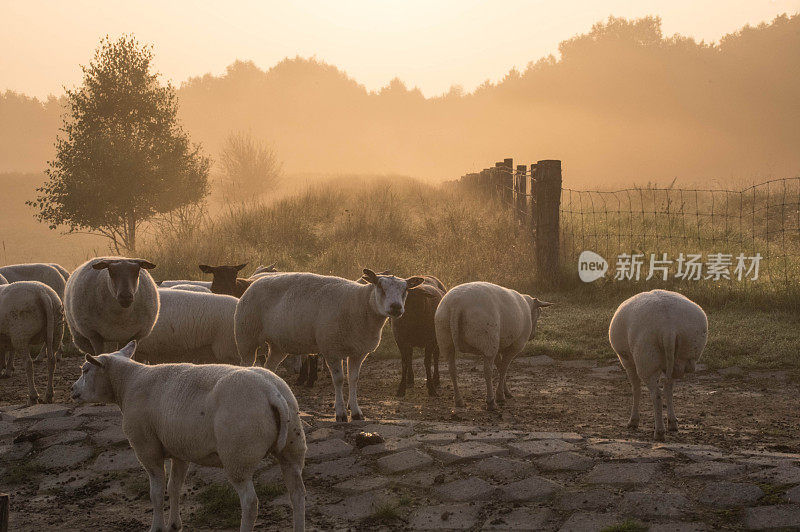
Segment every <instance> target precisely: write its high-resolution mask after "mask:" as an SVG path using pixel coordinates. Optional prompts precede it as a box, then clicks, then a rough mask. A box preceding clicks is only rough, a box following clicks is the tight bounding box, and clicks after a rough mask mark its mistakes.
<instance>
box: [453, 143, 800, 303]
mask: <svg viewBox="0 0 800 532" xmlns="http://www.w3.org/2000/svg"><path fill="white" fill-rule="evenodd" d="M561 179H562V178H561V162H560V161H554V160H544V161H538V162H537V163H534V164H530V165H518V166H516V168H515V167H514V166H513V160H512V159H504V160H503V161H502V162H498V163H496V164H495V166H494V167H490V168H486V169H484V170H481V171H480V172H473V173H469V174H466V175H464V176H463V177H461V178H460V179H459V180H457V182H458V183H459V184H460V185H461V186H464V187H466V188H469V189H471V190H474V191H476V192H477V193H481V194H483V195H485V196H488V197H490V198H492V199H493V200H494V201H496V202H497V203H498V204H499V205H503V206H504V207H505V208H507V209H509V210H510V211H511V212H513V213H514V216H515V218H516V219H517V221H518V223H520V224H523V225H525V226H526V227H529V230H530V233H531V238H533V240H534V244H535V245H534V249H535V254H536V270H537V272H538V273H539V274H545V275H552V274H556V275H572V276H577V275H578V268H579V258H580V255H581V253H582V252H584V251H592V252H594V253H597V254H598V255H600V256H601V257H603V258H604V259H605V260H606V261H607V262H608V267H609V270H610V273H609V274H608V275H606V277H608V278H612V279H613V278H616V279H617V280H622V279H629V280H630V279H634V277H633V274H634V270H633V269H632V268H634V267H635V268H637V269H636V271H635V274H636V277H635V280H638V279H639V274H640V272H639V269H638V268H643V270H644V271H643V272H641V273H642V279H643V280H644V279H645V277H646V278H647V279H648V280H649V279H650V278H651V277H653V275H654V274H653V268H654V267H656V269H657V273H658V274H660V275H661V276H662V280H666V277H667V275H669V274H672V275H673V278H675V279H684V280H685V279H691V280H706V281H711V282H715V283H718V284H722V283H726V282H727V283H734V282H740V281H748V282H759V283H768V284H769V285H770V286H771V287H772V288H779V289H780V288H786V289H788V288H790V287H794V288H797V287H798V286H800V177H792V178H785V179H774V180H771V181H766V182H764V183H760V184H757V185H753V186H750V187H747V188H744V189H741V190H728V189H684V188H674V187H653V186H647V187H634V188H628V189H622V190H614V191H606V190H575V189H570V188H562V187H561ZM688 266H692V269H691V271H689V268H688ZM648 270H649V271H648ZM689 273H691V276H688V274H689Z"/></svg>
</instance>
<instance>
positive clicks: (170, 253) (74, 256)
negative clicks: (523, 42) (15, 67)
mask: <svg viewBox="0 0 800 532" xmlns="http://www.w3.org/2000/svg"><path fill="white" fill-rule="evenodd" d="M3 177H5V178H6V182H7V183H8V189H7V190H8V195H7V196H6V201H4V202H3V205H2V207H3V208H2V209H0V242H1V243H2V244H0V263H4V264H7V263H13V262H25V261H47V262H50V261H58V262H61V263H63V264H64V265H65V266H67V267H68V268H72V267H74V266H75V265H77V264H78V263H80V262H81V261H83V260H85V258H87V257H91V256H96V255H103V254H106V253H108V248H107V244H106V243H105V241H104V240H103V239H100V238H98V237H93V236H88V235H70V236H63V235H61V234H60V233H58V232H57V231H52V230H50V229H48V228H47V227H46V226H44V225H43V224H39V223H38V222H36V221H35V220H34V218H33V213H32V211H31V209H29V208H28V207H27V206H25V205H24V201H25V199H28V197H29V196H31V195H32V193H33V189H34V187H35V186H36V184H37V183H38V182H39V180H40V179H41V178H40V177H37V176H34V175H21V174H16V175H13V176H12V175H8V174H7V175H5V176H3ZM212 199H213V198H212ZM209 211H210V212H211V213H212V214H211V215H210V216H208V215H207V216H205V217H204V218H202V219H198V220H196V223H195V224H190V225H187V226H183V227H180V228H177V229H176V230H163V229H162V230H161V231H157V230H152V229H151V230H150V231H149V233H148V234H149V236H148V237H147V238H146V239H145V243H144V244H143V245H142V248H141V249H139V250H138V251H137V253H136V254H137V255H139V256H142V257H146V258H148V259H149V260H152V261H153V262H155V263H156V264H157V265H158V268H157V269H156V270H154V271H153V273H154V275H155V277H156V278H157V279H175V278H196V279H201V278H206V277H204V276H203V274H202V273H201V272H200V270H199V269H198V268H197V266H198V264H201V263H210V264H236V263H240V262H249V263H250V264H249V266H248V267H247V268H246V269H245V270H244V271H245V272H249V271H252V270H253V269H254V268H255V267H256V266H257V265H258V264H269V263H272V262H276V263H277V266H278V268H279V269H280V270H284V271H291V270H301V271H313V272H318V273H326V274H334V275H341V276H344V277H348V278H351V279H355V278H357V277H359V275H360V273H361V269H362V268H364V267H370V268H373V269H375V270H383V269H390V270H391V271H393V272H394V273H396V274H397V275H405V276H408V275H413V274H416V273H430V274H433V275H436V276H438V277H439V278H440V279H441V280H442V281H443V282H444V283H445V284H446V285H447V286H455V285H457V284H459V283H463V282H468V281H475V280H487V281H491V282H495V283H498V284H501V285H504V286H509V287H512V288H515V289H518V290H520V291H525V292H528V293H532V294H534V295H536V296H538V297H540V298H543V299H547V300H549V301H553V302H555V303H556V305H555V306H553V307H551V308H548V309H546V310H545V311H544V312H543V316H542V320H541V323H540V327H539V336H538V338H537V339H536V340H535V341H534V342H531V343H530V344H529V345H528V348H527V351H528V352H529V353H532V354H547V355H549V356H552V357H554V358H562V359H563V358H594V359H599V360H613V359H614V353H613V352H612V351H611V348H610V347H609V345H608V339H607V329H608V323H609V321H610V319H611V316H612V314H613V312H614V310H615V309H616V307H617V305H619V303H620V302H622V301H623V300H624V299H626V298H627V297H629V296H631V295H633V294H634V293H636V292H638V291H641V290H649V289H651V288H654V287H656V286H662V287H665V288H670V289H674V290H677V291H681V292H683V293H686V295H688V296H689V297H691V298H692V299H694V300H696V301H697V302H698V303H700V304H701V305H703V307H704V308H705V309H706V311H707V312H708V314H709V320H710V337H709V343H708V347H707V349H706V352H705V354H704V360H703V361H704V362H705V363H706V364H708V365H709V366H710V367H712V368H719V367H725V366H730V365H738V366H741V367H743V368H788V369H792V370H793V371H800V357H798V356H797V353H798V350H799V349H800V334H798V332H797V331H799V330H800V297H799V296H798V295H797V294H796V293H793V292H789V291H781V290H777V291H776V290H775V289H774V287H772V286H771V285H759V284H757V283H751V284H750V286H749V287H748V288H747V289H742V287H736V289H735V290H731V289H730V288H731V285H730V284H719V283H718V284H714V283H711V282H696V283H683V284H680V283H670V284H664V283H661V284H654V283H644V282H640V283H625V282H607V283H604V284H602V283H600V284H597V283H595V284H591V285H584V284H582V283H566V284H565V283H560V284H558V285H557V284H556V283H555V282H551V281H550V280H548V279H537V277H536V273H535V271H534V256H533V247H532V245H531V238H530V233H529V231H528V229H527V228H526V227H523V226H520V225H519V224H518V223H517V222H516V220H514V219H513V218H512V215H511V213H509V212H507V211H506V210H505V209H502V208H498V206H497V205H495V204H493V203H491V202H490V201H487V200H485V199H482V198H479V197H476V196H475V195H473V194H467V193H465V192H463V191H459V190H457V189H455V188H448V187H444V188H437V187H434V186H431V185H427V184H422V183H419V182H416V181H413V180H411V179H407V178H399V177H382V178H363V177H361V178H359V177H355V176H349V177H346V178H344V177H343V178H338V179H337V178H334V179H332V180H330V181H328V182H326V183H317V184H311V185H309V186H308V187H306V188H305V189H301V190H298V191H296V192H294V193H292V192H291V191H287V192H286V193H285V194H282V195H281V196H280V197H278V198H273V199H272V201H271V202H269V203H265V204H250V205H242V204H239V205H231V206H222V205H220V204H212V208H211V209H209ZM568 266H569V265H568ZM570 273H574V272H570ZM375 356H378V357H397V356H398V354H397V351H396V348H395V346H394V341H393V340H392V336H391V334H390V333H389V332H388V328H387V333H386V334H384V339H383V342H382V343H381V346H380V347H379V349H378V351H377V353H376V354H375Z"/></svg>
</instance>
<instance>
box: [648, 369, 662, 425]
mask: <svg viewBox="0 0 800 532" xmlns="http://www.w3.org/2000/svg"><path fill="white" fill-rule="evenodd" d="M647 389H648V390H650V399H652V401H653V417H654V418H655V419H654V421H655V427H654V429H653V439H654V440H656V441H664V411H663V410H662V408H661V391H660V390H659V389H658V373H654V374H653V375H652V376H651V377H650V378H649V379H647Z"/></svg>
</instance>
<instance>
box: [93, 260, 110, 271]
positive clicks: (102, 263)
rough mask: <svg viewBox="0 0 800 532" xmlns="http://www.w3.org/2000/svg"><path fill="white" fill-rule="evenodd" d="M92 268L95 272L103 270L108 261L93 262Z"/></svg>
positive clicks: (106, 266)
mask: <svg viewBox="0 0 800 532" xmlns="http://www.w3.org/2000/svg"><path fill="white" fill-rule="evenodd" d="M92 268H94V269H95V270H105V269H106V268H108V261H107V260H99V261H97V262H95V263H94V264H92Z"/></svg>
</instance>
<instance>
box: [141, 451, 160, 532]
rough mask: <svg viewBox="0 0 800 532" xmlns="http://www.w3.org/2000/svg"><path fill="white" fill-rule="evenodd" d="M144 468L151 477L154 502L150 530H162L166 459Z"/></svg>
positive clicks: (156, 531) (152, 500)
mask: <svg viewBox="0 0 800 532" xmlns="http://www.w3.org/2000/svg"><path fill="white" fill-rule="evenodd" d="M137 455H138V453H137ZM159 464H160V467H159ZM144 468H145V470H146V471H147V475H148V476H149V477H150V502H151V503H152V504H153V525H152V526H151V527H150V532H161V531H162V530H164V479H165V476H166V475H165V474H164V460H157V461H154V463H148V464H144Z"/></svg>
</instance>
